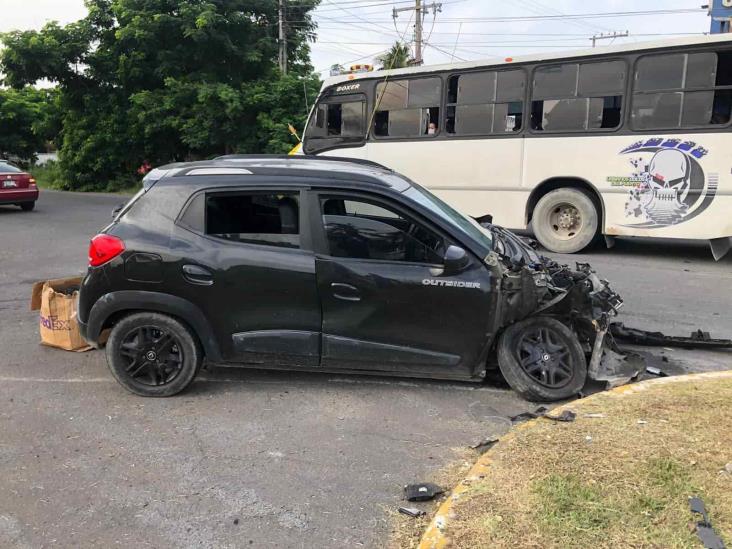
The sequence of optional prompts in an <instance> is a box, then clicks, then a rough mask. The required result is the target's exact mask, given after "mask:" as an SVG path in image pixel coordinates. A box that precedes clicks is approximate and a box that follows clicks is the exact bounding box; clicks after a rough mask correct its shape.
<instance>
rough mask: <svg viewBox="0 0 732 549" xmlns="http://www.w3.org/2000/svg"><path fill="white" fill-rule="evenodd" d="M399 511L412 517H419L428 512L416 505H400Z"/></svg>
mask: <svg viewBox="0 0 732 549" xmlns="http://www.w3.org/2000/svg"><path fill="white" fill-rule="evenodd" d="M398 511H399V512H400V513H401V514H402V515H407V516H408V517H412V518H419V517H421V516H424V515H426V514H427V512H426V511H422V510H421V509H417V508H416V507H399V509H398Z"/></svg>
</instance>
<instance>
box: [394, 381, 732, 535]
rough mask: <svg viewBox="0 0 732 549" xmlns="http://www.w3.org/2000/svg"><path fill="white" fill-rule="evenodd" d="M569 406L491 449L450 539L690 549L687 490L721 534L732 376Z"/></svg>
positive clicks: (728, 477) (725, 526)
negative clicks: (563, 416)
mask: <svg viewBox="0 0 732 549" xmlns="http://www.w3.org/2000/svg"><path fill="white" fill-rule="evenodd" d="M568 408H572V406H571V405H570V406H568ZM577 410H578V417H577V420H576V421H575V422H574V423H555V422H552V421H548V420H539V422H538V423H536V424H535V425H534V426H532V427H531V428H528V429H522V430H519V431H517V432H516V433H514V435H512V436H509V437H507V439H506V440H505V441H502V442H501V443H499V444H498V445H497V446H496V447H495V449H494V450H493V452H492V454H491V456H492V459H491V463H490V468H489V470H488V474H486V475H485V477H484V478H483V479H482V480H480V481H479V482H476V483H474V484H473V485H472V486H471V488H470V490H469V491H468V492H466V493H465V495H464V496H463V497H461V498H460V500H459V501H458V502H456V504H455V505H454V506H453V508H452V513H451V518H450V521H449V525H448V527H447V531H446V535H447V537H448V539H449V541H450V546H451V547H465V548H468V547H469V548H475V547H542V548H547V547H557V548H559V547H561V548H568V547H570V548H571V547H577V548H580V547H581V548H584V547H635V548H641V547H648V548H651V547H653V548H656V547H689V548H698V547H700V543H699V540H698V539H697V538H696V534H695V532H694V529H693V518H692V515H691V514H690V512H689V505H688V498H689V497H690V496H693V495H697V496H700V497H701V498H702V499H703V500H704V501H705V503H706V505H707V508H708V510H709V512H710V518H711V521H712V524H713V525H714V527H715V530H716V531H717V532H718V533H720V534H721V536H722V538H723V539H724V540H725V542H726V543H727V544H728V545H729V544H730V543H732V474H730V473H729V472H726V471H725V466H726V465H727V464H728V463H730V462H732V379H729V378H727V379H723V378H720V379H713V378H712V379H700V378H695V379H693V380H690V381H687V382H682V383H679V382H676V383H669V384H655V385H649V386H647V387H646V389H645V390H643V391H629V392H626V393H621V394H612V393H607V394H602V395H598V396H596V397H594V398H593V399H591V400H588V401H586V402H582V403H581V404H578V405H577ZM588 414H594V415H595V417H587V415H588ZM453 515H454V516H453ZM402 547H408V545H403V546H402Z"/></svg>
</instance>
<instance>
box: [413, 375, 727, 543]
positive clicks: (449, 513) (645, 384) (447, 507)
mask: <svg viewBox="0 0 732 549" xmlns="http://www.w3.org/2000/svg"><path fill="white" fill-rule="evenodd" d="M727 378H732V370H727V371H723V372H705V373H701V374H689V375H684V376H674V377H664V378H659V379H649V380H646V381H641V382H639V383H633V384H630V385H622V386H620V387H616V388H614V389H610V390H609V391H604V392H601V393H596V394H594V395H591V396H589V397H587V398H583V399H581V400H574V401H572V402H568V403H566V404H563V405H561V406H558V407H557V408H555V409H554V410H552V415H554V414H558V413H561V412H562V411H563V410H570V409H571V410H572V411H574V412H577V411H578V410H581V409H582V408H583V407H584V406H585V404H586V403H587V402H592V401H593V400H594V399H595V398H596V397H597V396H598V395H603V396H607V395H610V396H612V397H616V398H623V397H624V396H626V395H631V394H636V393H641V392H643V391H646V390H648V388H649V387H656V386H658V385H670V384H674V383H686V382H692V381H696V380H708V379H727ZM539 421H541V419H540V418H539V419H533V420H530V421H527V422H525V423H519V424H518V425H515V426H514V427H513V428H512V429H511V431H509V432H508V433H507V434H506V435H504V436H503V437H501V440H500V441H499V442H498V444H496V445H495V446H494V447H493V448H491V449H490V450H488V451H487V452H486V453H484V454H483V455H482V456H480V457H479V458H478V461H476V462H475V465H473V467H472V468H471V469H470V471H468V474H467V476H466V477H465V478H464V479H463V480H462V481H461V482H460V484H458V485H457V486H455V488H453V490H452V491H451V492H450V496H449V497H448V498H447V499H446V500H445V501H444V502H442V505H440V507H439V508H438V509H437V513H435V516H434V517H432V520H431V521H430V524H429V526H428V527H427V529H426V530H425V531H424V534H422V539H421V540H420V543H419V546H418V547H419V549H442V548H444V547H448V546H449V543H450V540H449V538H448V537H447V535H446V532H445V531H446V529H447V526H448V523H449V521H450V519H451V518H453V517H454V516H455V515H454V513H453V510H452V508H453V505H454V504H455V503H456V502H457V501H459V500H460V499H461V497H462V496H463V495H464V494H465V492H467V491H468V490H470V487H471V486H472V484H473V482H476V481H479V480H480V479H482V478H484V477H485V476H486V475H487V474H488V473H489V470H490V467H491V464H492V463H493V461H494V457H493V456H494V454H495V452H496V449H498V448H500V447H501V445H503V444H506V442H507V441H510V440H512V439H514V438H515V437H516V436H517V433H522V432H523V431H525V430H527V429H531V428H533V427H534V426H535V425H537V423H538V422H539Z"/></svg>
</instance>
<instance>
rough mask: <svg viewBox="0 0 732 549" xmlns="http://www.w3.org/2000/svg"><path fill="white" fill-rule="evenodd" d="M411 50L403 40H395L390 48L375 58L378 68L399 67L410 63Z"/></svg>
mask: <svg viewBox="0 0 732 549" xmlns="http://www.w3.org/2000/svg"><path fill="white" fill-rule="evenodd" d="M412 61H413V59H412V52H411V50H410V49H409V45H408V44H405V43H404V42H395V43H394V45H393V46H392V47H391V49H390V50H389V51H387V52H385V53H382V54H381V55H380V56H378V57H377V58H376V62H377V63H380V64H381V67H380V69H386V70H388V69H401V68H404V67H408V66H409V65H411V64H412Z"/></svg>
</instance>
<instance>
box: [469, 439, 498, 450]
mask: <svg viewBox="0 0 732 549" xmlns="http://www.w3.org/2000/svg"><path fill="white" fill-rule="evenodd" d="M499 440H500V437H497V436H489V437H486V438H484V439H481V440H479V441H478V442H476V443H475V444H471V445H470V449H471V450H478V451H479V452H480V453H481V454H483V453H485V452H487V451H488V450H490V449H491V448H493V446H495V445H496V444H497V443H498V441H499Z"/></svg>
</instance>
